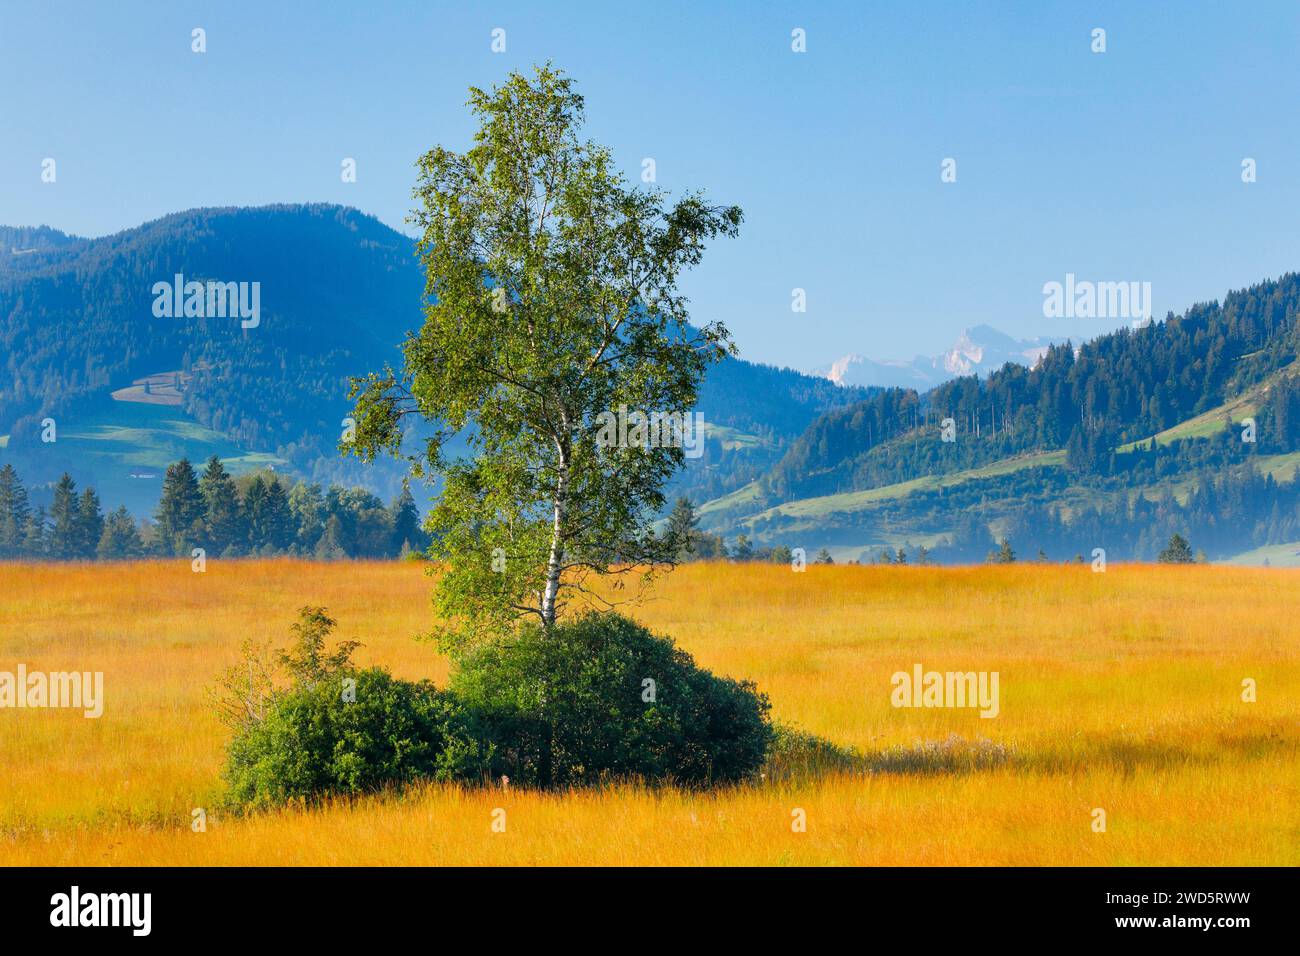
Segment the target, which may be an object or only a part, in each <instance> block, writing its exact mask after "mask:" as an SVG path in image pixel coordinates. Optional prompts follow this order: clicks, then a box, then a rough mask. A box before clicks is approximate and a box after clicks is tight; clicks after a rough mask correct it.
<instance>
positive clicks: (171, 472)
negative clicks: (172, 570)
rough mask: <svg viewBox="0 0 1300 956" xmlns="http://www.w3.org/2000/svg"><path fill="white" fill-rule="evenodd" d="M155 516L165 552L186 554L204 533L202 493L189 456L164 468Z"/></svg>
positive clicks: (160, 540) (159, 537) (159, 538)
mask: <svg viewBox="0 0 1300 956" xmlns="http://www.w3.org/2000/svg"><path fill="white" fill-rule="evenodd" d="M154 517H155V519H156V520H157V522H158V540H159V542H160V543H161V547H162V550H163V553H164V554H181V555H187V554H189V552H190V549H191V548H192V547H193V546H194V545H195V544H197V543H198V540H199V539H200V538H201V537H202V536H203V495H202V493H201V492H200V491H199V480H198V476H196V475H195V473H194V466H193V465H191V464H190V461H189V459H188V458H182V459H181V460H180V461H178V462H176V463H175V464H173V465H169V466H168V467H167V474H166V475H164V476H163V487H162V497H161V498H160V499H159V501H158V511H157V513H156V514H155V516H154Z"/></svg>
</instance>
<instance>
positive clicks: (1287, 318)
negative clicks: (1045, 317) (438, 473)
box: [701, 274, 1300, 560]
mask: <svg viewBox="0 0 1300 956" xmlns="http://www.w3.org/2000/svg"><path fill="white" fill-rule="evenodd" d="M1298 316H1300V277H1297V276H1296V275H1294V274H1289V275H1286V276H1283V277H1282V278H1280V279H1278V280H1277V281H1273V282H1264V283H1260V284H1258V285H1256V286H1253V287H1251V288H1248V289H1244V290H1241V291H1237V292H1232V293H1229V294H1228V295H1227V296H1226V297H1225V298H1224V300H1223V302H1222V303H1218V302H1211V303H1206V304H1201V305H1196V306H1193V307H1192V308H1190V309H1188V310H1187V311H1186V312H1185V313H1184V314H1183V315H1181V316H1171V317H1170V318H1169V319H1168V320H1167V321H1165V322H1161V323H1155V324H1152V325H1149V326H1147V327H1145V328H1141V329H1124V330H1120V331H1118V332H1115V333H1111V334H1109V335H1103V336H1101V337H1099V338H1096V339H1094V340H1092V341H1090V342H1087V343H1084V344H1083V345H1081V346H1080V347H1078V348H1077V349H1076V348H1075V347H1074V346H1073V345H1072V344H1071V343H1069V342H1067V343H1064V344H1061V345H1054V346H1050V347H1049V348H1048V350H1047V352H1046V353H1045V354H1044V355H1043V357H1042V359H1041V361H1040V362H1039V363H1038V364H1037V365H1035V366H1034V367H1033V368H1032V369H1031V368H1026V367H1024V366H1023V365H1018V364H1007V365H1005V366H1003V367H1002V368H1001V369H999V370H998V371H995V372H993V373H992V374H990V375H988V376H987V377H984V378H981V377H979V376H978V375H970V376H963V377H958V378H954V379H952V380H951V381H948V382H946V383H944V384H942V385H939V386H937V387H934V388H932V389H929V390H927V391H924V392H921V391H918V390H915V389H903V388H890V389H884V390H881V391H879V392H877V393H876V394H874V395H872V396H871V397H869V398H868V399H866V400H864V401H862V402H858V403H855V404H853V405H850V406H847V407H845V408H840V409H832V410H831V411H829V412H827V413H825V414H823V415H821V416H819V417H818V418H817V419H816V420H815V421H814V422H813V423H812V424H811V425H809V427H808V429H807V430H806V431H805V432H804V433H803V434H802V435H800V436H799V437H798V438H797V439H796V440H795V441H793V442H792V443H791V444H790V447H789V449H788V450H787V451H786V453H785V454H784V455H783V456H782V458H781V459H780V460H779V461H778V462H777V463H776V464H775V465H773V466H772V468H771V469H769V470H768V471H767V472H766V473H765V474H763V475H762V476H761V477H760V478H758V479H756V480H755V481H754V482H751V483H750V484H749V485H748V486H745V487H743V488H741V489H738V490H737V491H736V492H734V493H731V494H729V495H726V496H722V497H720V498H718V499H714V500H712V501H710V502H708V503H707V504H706V505H705V506H704V507H703V508H702V509H701V512H702V514H703V516H704V522H703V523H704V526H705V527H706V528H707V529H708V530H711V531H713V532H715V533H720V534H724V535H739V534H745V535H746V537H748V538H749V539H750V540H751V542H754V543H757V544H761V545H766V544H783V545H786V546H790V547H796V546H805V547H823V546H825V547H834V548H837V549H839V552H838V553H839V554H840V556H841V557H850V556H851V557H855V558H856V557H859V556H861V555H862V554H863V553H864V552H865V553H867V554H868V555H871V554H875V553H878V552H879V551H880V550H881V549H884V548H889V549H891V550H893V549H895V548H897V547H899V546H904V545H907V544H909V543H910V544H911V545H912V546H914V547H915V546H920V545H924V546H925V547H927V548H931V549H935V550H936V557H939V558H941V559H947V560H979V559H980V558H981V557H982V555H983V553H984V552H985V551H986V550H987V549H988V548H989V546H990V545H991V544H992V542H993V541H994V540H995V539H998V538H1001V537H1008V538H1010V540H1011V541H1012V544H1013V546H1015V547H1017V548H1019V549H1021V550H1022V551H1025V550H1028V553H1029V554H1031V555H1032V554H1036V553H1038V552H1039V551H1040V549H1041V551H1042V553H1043V554H1045V555H1047V556H1049V557H1057V558H1069V557H1073V556H1080V555H1091V554H1092V552H1093V550H1094V549H1097V548H1100V549H1104V550H1106V551H1107V552H1108V553H1109V554H1110V555H1111V556H1112V557H1117V558H1123V557H1138V558H1146V559H1151V558H1154V557H1155V556H1156V553H1157V552H1158V551H1159V550H1160V549H1161V548H1162V547H1163V545H1164V543H1165V541H1167V540H1168V538H1169V535H1170V534H1172V533H1173V532H1175V531H1177V532H1179V533H1183V534H1184V535H1185V536H1186V535H1188V534H1190V536H1191V537H1192V539H1193V541H1194V543H1196V544H1198V545H1200V546H1202V547H1203V548H1204V549H1205V550H1206V553H1207V555H1208V556H1210V557H1212V558H1213V557H1222V558H1227V557H1231V556H1232V555H1234V554H1238V553H1241V552H1246V551H1252V550H1255V549H1259V548H1262V547H1265V546H1271V545H1280V544H1284V543H1287V542H1291V541H1296V540H1298V539H1300V485H1297V483H1296V482H1295V480H1294V476H1295V472H1296V468H1297V465H1298V464H1300V362H1298V361H1297V355H1300V322H1298Z"/></svg>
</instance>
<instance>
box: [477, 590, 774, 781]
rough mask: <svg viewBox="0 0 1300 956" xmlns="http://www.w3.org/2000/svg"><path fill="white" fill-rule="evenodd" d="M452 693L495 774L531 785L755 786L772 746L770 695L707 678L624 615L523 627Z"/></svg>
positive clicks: (480, 657) (482, 654)
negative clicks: (618, 781) (482, 734)
mask: <svg viewBox="0 0 1300 956" xmlns="http://www.w3.org/2000/svg"><path fill="white" fill-rule="evenodd" d="M650 682H653V683H650ZM452 690H453V691H454V692H455V694H456V696H457V697H458V698H459V699H460V700H461V702H462V703H463V704H464V706H465V707H467V708H469V709H470V710H471V711H473V712H475V713H476V714H477V715H478V718H479V720H481V721H482V724H483V726H484V728H485V731H486V733H487V734H488V735H489V737H490V739H491V740H493V741H494V742H495V743H496V754H495V760H494V763H493V768H494V772H496V773H504V774H506V775H508V776H509V777H510V779H511V780H512V781H517V782H519V783H522V784H526V785H535V786H542V787H551V786H572V785H579V784H591V783H597V782H599V781H602V780H606V779H609V778H615V777H628V776H635V777H641V778H645V779H648V780H672V781H675V782H677V783H681V784H688V785H693V784H710V783H723V782H729V781H736V780H743V779H745V778H748V777H750V776H752V775H753V774H755V773H756V772H757V771H758V769H759V767H760V766H761V765H762V762H763V759H764V757H765V754H766V752H767V748H768V745H769V744H770V742H771V740H772V728H771V725H770V724H769V722H768V709H769V704H768V700H767V697H766V695H764V694H761V693H759V692H758V691H757V690H756V689H755V687H754V685H753V684H752V683H750V682H748V681H735V680H731V679H730V678H725V677H717V676H715V675H713V674H711V673H709V672H708V671H705V670H702V669H701V668H699V667H698V666H697V665H696V664H695V662H694V660H693V659H692V658H691V656H690V655H689V654H687V653H686V652H685V651H682V650H680V649H678V648H677V647H676V646H675V645H674V644H673V642H672V641H671V640H670V639H668V638H664V637H658V636H656V635H654V634H652V633H650V632H649V631H648V630H646V629H645V628H644V627H642V626H641V625H639V624H637V623H636V622H635V621H632V620H629V619H628V618H625V617H621V616H619V615H617V614H612V613H605V614H595V613H591V614H586V615H584V616H581V617H578V618H576V619H573V620H566V621H561V622H560V623H558V624H556V625H555V627H554V628H552V629H551V630H550V632H549V633H547V632H546V631H545V630H544V629H543V628H542V627H540V626H538V625H535V624H524V625H521V626H520V627H519V629H518V630H517V632H516V633H515V634H514V635H513V636H512V637H510V638H509V639H507V640H503V641H500V642H495V643H491V644H487V645H485V646H482V647H479V648H477V649H475V650H474V651H472V652H471V653H470V654H469V656H468V657H467V658H466V659H464V660H463V661H462V662H461V663H460V666H459V668H458V669H457V671H456V673H455V674H454V675H453V678H452Z"/></svg>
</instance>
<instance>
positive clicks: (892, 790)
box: [0, 561, 1300, 866]
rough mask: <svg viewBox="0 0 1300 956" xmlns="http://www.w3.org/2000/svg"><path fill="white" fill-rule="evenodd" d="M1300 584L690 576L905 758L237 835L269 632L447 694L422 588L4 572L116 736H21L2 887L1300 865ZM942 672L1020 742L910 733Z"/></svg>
mask: <svg viewBox="0 0 1300 956" xmlns="http://www.w3.org/2000/svg"><path fill="white" fill-rule="evenodd" d="M1297 583H1300V580H1298V579H1297V575H1296V573H1294V572H1288V571H1259V570H1252V569H1236V568H1222V567H1186V568H1168V567H1155V566H1133V565H1119V564H1112V565H1111V566H1110V568H1109V570H1108V571H1107V572H1106V573H1105V574H1094V573H1092V572H1091V571H1090V570H1088V568H1087V567H1086V566H1084V567H1081V568H1075V567H1061V566H1032V565H1015V566H1011V567H999V568H990V567H986V568H978V567H977V568H943V569H940V568H879V567H863V568H859V567H829V568H827V567H820V568H819V567H813V568H810V569H809V570H808V571H807V572H806V573H803V574H795V573H792V572H791V571H790V570H789V569H788V568H781V567H769V566H764V565H744V566H742V565H688V566H686V567H684V568H682V569H680V570H678V571H677V572H674V573H673V574H671V575H668V576H666V577H665V578H662V579H661V580H660V581H659V583H658V584H657V586H656V591H655V594H654V599H653V600H651V601H649V602H647V603H644V604H642V605H640V606H639V607H638V608H636V609H635V614H636V616H638V617H639V618H641V619H642V620H644V621H645V622H647V623H648V624H649V625H651V626H652V627H654V628H655V629H656V630H659V631H661V632H664V633H668V634H671V635H673V636H675V637H676V638H677V639H678V640H679V641H680V642H681V644H682V646H683V647H684V648H685V649H686V650H688V651H690V652H691V653H692V654H694V655H695V656H696V658H697V659H698V660H699V662H700V663H701V664H702V665H703V666H705V667H708V668H710V669H712V670H714V671H716V672H719V673H725V674H729V675H732V676H738V677H740V676H743V677H749V678H753V679H754V680H756V681H757V682H758V685H759V687H760V688H761V689H762V690H763V691H765V692H767V693H768V694H769V695H770V697H771V700H772V705H773V712H774V716H775V717H776V718H777V719H778V720H780V721H783V722H788V723H793V724H796V725H799V726H801V727H803V728H804V729H806V730H808V731H810V732H813V733H816V734H819V735H821V736H823V737H826V738H828V739H830V740H832V741H834V742H836V743H839V744H842V745H847V746H853V747H856V748H859V749H860V750H861V751H863V752H864V753H865V754H867V755H868V756H869V757H872V760H873V762H874V763H876V764H883V763H888V762H889V761H884V760H883V759H881V758H883V757H884V756H885V755H887V754H889V753H891V752H892V753H900V752H901V753H903V754H905V755H908V759H907V760H902V761H892V763H893V764H894V765H895V769H881V770H877V771H876V772H875V773H873V774H870V775H851V774H831V775H829V776H827V777H824V778H821V779H817V778H814V777H807V776H803V777H798V778H796V779H793V780H788V781H784V782H779V783H778V782H774V781H772V780H769V781H768V782H766V783H759V784H755V785H752V786H745V787H740V788H737V789H734V790H727V791H721V792H718V793H714V794H708V793H689V792H684V791H679V790H675V789H672V788H668V789H665V790H662V791H648V790H645V789H642V788H638V787H634V786H617V787H610V788H607V789H603V790H593V791H584V792H580V793H556V794H549V795H540V794H536V793H529V792H524V791H519V790H517V789H515V788H512V789H511V790H510V791H508V792H503V791H502V790H500V789H499V788H492V789H482V790H478V789H474V790H462V789H457V788H454V787H440V786H433V787H429V788H427V789H422V790H419V791H417V792H415V793H412V794H409V795H407V797H406V798H405V799H396V798H392V797H375V798H371V799H366V800H362V801H360V802H357V803H354V804H346V803H345V804H337V805H334V806H330V807H326V808H323V809H320V810H315V811H311V812H302V811H285V812H283V813H274V814H268V815H260V816H256V817H253V818H251V819H245V820H240V819H236V818H232V817H228V816H225V815H223V814H222V813H220V812H219V811H217V810H214V809H213V808H214V807H216V806H217V802H218V800H219V798H220V780H219V771H220V766H221V759H222V746H223V741H224V736H225V735H224V731H223V730H222V728H221V726H220V725H219V724H218V723H217V722H216V721H215V719H214V718H213V716H212V712H211V710H210V707H209V705H208V703H207V701H206V699H205V697H204V689H205V687H206V686H207V685H208V684H209V683H210V682H211V681H212V679H213V678H214V677H215V676H216V675H217V673H218V672H219V671H220V670H221V669H222V668H224V667H225V666H227V665H228V664H229V663H231V662H232V661H233V660H235V658H236V655H237V650H238V645H239V643H240V641H241V640H242V639H244V638H245V637H249V638H253V639H263V638H270V639H274V640H276V641H277V642H280V643H283V642H284V641H285V639H286V638H287V634H288V632H287V628H288V625H289V624H290V623H291V622H292V621H293V619H294V615H295V611H296V609H297V607H298V606H299V605H300V604H302V603H304V602H306V601H311V602H312V603H320V604H323V605H325V606H327V607H328V608H329V610H330V613H331V615H332V616H333V617H335V618H337V619H338V620H339V622H340V626H339V632H338V636H339V637H345V638H356V639H359V640H360V641H362V643H363V647H362V648H361V650H360V651H359V652H358V659H359V660H360V661H361V662H362V663H364V664H367V665H368V664H372V663H382V664H384V665H386V666H388V667H390V668H391V669H392V670H393V671H394V673H396V674H398V675H400V676H402V677H407V678H419V677H426V676H427V677H432V678H434V679H435V680H437V681H438V682H439V683H442V682H443V681H445V679H446V674H447V662H446V661H445V660H444V659H443V658H441V657H439V656H438V655H437V654H436V653H435V652H434V651H433V650H432V649H431V647H430V646H429V645H428V644H422V643H417V642H416V641H414V640H412V639H411V636H412V635H414V634H417V633H423V632H425V631H427V630H428V628H429V625H430V621H429V601H428V597H429V581H428V579H427V578H426V577H425V576H424V574H423V573H422V569H421V568H419V567H417V566H414V565H410V564H399V563H391V564H368V563H340V564H335V565H321V564H313V563H304V562H293V561H261V562H253V563H241V562H221V561H211V562H209V564H208V570H207V572H206V573H205V574H193V573H191V572H190V570H189V563H188V561H175V562H166V563H163V562H158V563H147V564H134V565H114V566H109V567H78V566H64V567H58V566H48V565H47V566H36V567H30V566H15V565H3V564H0V660H2V661H10V662H13V661H24V662H26V663H27V664H28V666H29V667H31V668H33V669H37V668H41V669H62V668H69V667H75V668H78V669H82V668H84V669H89V670H101V671H103V673H104V680H105V691H106V697H107V707H106V711H105V713H104V716H103V717H102V718H100V719H99V720H86V719H83V718H82V717H80V716H79V715H76V714H73V713H69V712H67V711H50V710H45V711H32V710H26V711H0V725H2V726H3V732H2V733H0V766H3V767H4V768H5V770H6V779H5V786H4V787H3V788H0V863H7V864H12V865H19V864H72V865H83V866H84V865H86V864H88V863H90V864H101V865H125V864H178V865H205V864H243V865H266V864H323V865H358V864H390V865H391V864H442V865H447V864H479V865H490V864H601V863H604V864H615V865H619V864H636V865H657V864H665V865H668V864H756V865H782V864H865V865H880V864H896V865H927V864H948V865H990V864H991V865H996V864H1011V865H1043V864H1065V865H1136V864H1157V865H1158V864H1166V865H1169V864H1184V865H1229V864H1238V865H1257V864H1266V863H1267V864H1276V865H1296V864H1297V863H1300V844H1298V843H1297V842H1296V840H1295V834H1296V832H1297V827H1300V743H1298V739H1297V738H1298V734H1300V731H1298V728H1300V663H1298V662H1300V654H1298V653H1297V652H1298V651H1300V643H1298V642H1300V638H1298V637H1297V632H1296V629H1295V626H1294V622H1295V621H1296V619H1297V617H1300V587H1297V586H1296V585H1297ZM915 663H921V664H922V665H923V666H924V667H925V668H926V669H933V670H940V671H943V670H962V671H965V670H977V671H979V670H988V671H997V672H998V673H999V674H1000V696H1001V712H1000V714H999V716H998V717H997V718H996V719H981V718H980V717H979V716H978V715H977V714H976V713H975V712H974V711H972V710H966V709H901V708H894V707H892V706H891V705H890V699H889V698H890V691H891V684H890V677H891V675H892V674H893V673H894V672H896V671H899V670H910V668H911V667H912V666H913V664H915ZM10 666H12V665H10ZM1244 677H1251V678H1254V679H1255V680H1257V681H1258V684H1259V688H1260V694H1259V700H1258V702H1257V703H1252V704H1247V703H1244V702H1242V700H1241V698H1240V687H1241V681H1242V679H1243V678H1244ZM981 739H985V740H987V741H989V742H990V744H989V746H990V747H993V748H1002V749H1001V751H1000V752H1003V753H1005V754H1006V760H1005V761H1004V762H1003V763H1002V764H1001V765H1000V766H995V767H983V768H975V769H966V770H956V771H955V770H952V769H945V767H944V763H943V757H944V755H945V754H948V753H950V752H954V751H959V750H960V749H961V747H962V746H964V745H962V744H960V743H950V742H949V741H957V742H960V741H966V742H967V743H968V744H969V743H971V742H977V741H979V740H981ZM922 743H924V744H925V745H926V746H924V747H918V744H922ZM873 755H874V756H873ZM905 767H910V768H911V769H912V771H913V772H905V770H904V768H905ZM195 807H203V808H206V809H208V810H209V816H208V829H207V832H206V833H198V834H196V833H193V832H191V830H190V820H191V811H192V809H193V808H195ZM497 807H501V808H503V809H505V810H506V811H507V815H508V828H507V832H506V833H504V834H493V833H492V832H491V828H490V823H491V813H492V810H493V809H494V808H497ZM793 807H801V808H803V809H804V810H806V811H807V819H808V830H807V832H806V833H799V834H795V833H792V832H791V829H790V819H791V809H792V808H793ZM1094 807H1104V808H1105V809H1106V811H1107V814H1108V829H1107V832H1106V833H1105V834H1098V833H1093V832H1092V830H1091V826H1090V825H1091V822H1092V816H1091V812H1092V808H1094Z"/></svg>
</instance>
